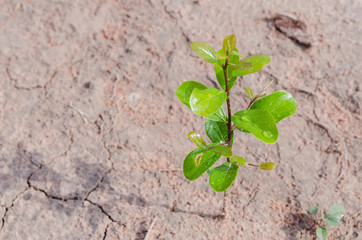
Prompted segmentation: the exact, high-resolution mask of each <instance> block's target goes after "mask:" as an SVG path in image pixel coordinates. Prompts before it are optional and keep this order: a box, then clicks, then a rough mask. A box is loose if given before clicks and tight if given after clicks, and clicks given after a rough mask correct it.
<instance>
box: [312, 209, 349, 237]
mask: <svg viewBox="0 0 362 240" xmlns="http://www.w3.org/2000/svg"><path fill="white" fill-rule="evenodd" d="M309 213H310V214H312V215H313V216H317V214H318V207H316V206H310V207H309ZM343 215H344V208H343V206H342V205H339V204H333V205H332V206H330V207H329V209H328V213H326V214H324V216H323V217H322V218H320V219H316V222H317V228H316V235H317V238H318V239H319V240H327V237H328V228H331V227H334V226H338V225H339V220H341V219H342V217H343Z"/></svg>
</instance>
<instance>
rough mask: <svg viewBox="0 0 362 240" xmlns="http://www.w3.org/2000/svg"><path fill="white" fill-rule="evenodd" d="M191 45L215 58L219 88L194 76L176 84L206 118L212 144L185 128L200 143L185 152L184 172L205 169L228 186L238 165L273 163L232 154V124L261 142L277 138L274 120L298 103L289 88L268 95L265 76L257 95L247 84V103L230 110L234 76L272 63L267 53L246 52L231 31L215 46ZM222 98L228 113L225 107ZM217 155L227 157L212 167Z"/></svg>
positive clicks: (214, 181) (214, 182)
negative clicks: (264, 82)
mask: <svg viewBox="0 0 362 240" xmlns="http://www.w3.org/2000/svg"><path fill="white" fill-rule="evenodd" d="M191 48H192V49H193V50H194V51H195V52H196V54H197V55H198V56H199V57H200V58H201V59H203V60H205V61H206V62H209V63H212V64H214V70H215V75H216V79H217V81H218V83H219V85H220V89H217V88H208V87H206V86H205V85H203V84H202V83H199V82H196V81H186V82H184V83H182V84H181V85H180V86H179V87H178V88H177V90H176V96H177V97H178V98H179V99H180V101H181V102H182V103H183V104H185V105H186V106H187V107H188V108H190V109H191V110H192V111H193V112H194V113H195V114H197V115H199V116H202V117H205V118H206V121H205V132H206V135H207V136H208V138H209V139H210V141H211V144H207V143H206V141H205V140H204V139H203V138H202V136H201V135H200V134H198V133H196V132H190V133H189V135H188V137H189V138H190V139H191V140H192V141H193V142H194V143H195V144H196V145H197V146H198V148H197V149H195V150H193V151H191V152H190V153H189V154H188V155H187V156H186V158H185V160H184V164H183V172H184V175H185V177H186V178H187V179H189V180H191V181H193V180H196V179H197V178H199V177H200V176H201V175H203V174H204V173H205V172H207V173H208V175H209V182H210V185H211V187H212V188H213V189H214V190H215V191H217V192H222V191H225V190H226V189H228V188H229V187H230V186H231V184H232V183H233V181H234V180H235V178H236V176H237V173H238V170H239V167H243V166H254V167H258V168H260V169H262V170H272V169H274V168H275V165H274V163H272V162H266V163H262V164H250V163H247V162H246V160H245V159H244V158H243V157H241V156H236V155H234V153H233V150H232V145H233V139H234V130H235V129H237V130H239V131H242V132H244V133H251V134H252V135H253V136H254V137H256V138H258V139H260V140H261V141H263V142H265V143H271V144H272V143H275V142H276V141H277V139H278V136H279V132H278V128H277V123H278V122H279V121H281V120H282V119H284V118H286V117H289V116H291V115H293V114H294V113H295V111H296V108H297V103H296V101H295V99H294V98H293V97H292V95H291V94H289V93H288V92H286V91H283V90H281V91H276V92H273V93H271V94H270V95H267V96H266V93H265V92H266V90H267V88H268V87H269V86H270V84H271V82H269V83H268V84H266V85H265V86H264V88H262V90H261V91H260V93H259V94H256V95H255V94H254V93H253V90H252V89H251V88H249V87H244V90H245V92H246V94H247V95H248V97H249V98H250V103H249V105H248V106H247V107H246V109H240V110H239V111H238V112H236V113H235V114H233V115H232V114H231V110H230V98H229V96H230V90H231V89H232V88H233V86H234V85H235V82H236V81H237V79H238V77H241V76H245V75H247V74H251V73H255V72H258V71H260V70H262V69H263V68H264V66H265V65H267V64H269V63H270V58H269V57H268V56H265V55H253V56H250V57H247V58H244V57H243V56H242V55H241V54H240V53H239V50H238V49H237V48H236V37H235V35H233V34H232V35H228V36H226V37H225V38H224V40H223V47H222V48H221V49H220V50H219V51H217V52H216V51H215V50H214V49H213V48H212V47H211V46H210V45H209V44H208V43H206V42H202V41H196V42H193V43H191ZM225 102H226V103H227V109H228V112H227V113H228V115H227V116H226V114H225V112H224V109H223V105H225ZM229 138H230V139H229ZM221 156H223V157H226V158H227V162H224V163H223V164H221V165H219V166H217V167H213V166H214V164H215V163H216V162H217V161H218V160H219V159H220V158H221Z"/></svg>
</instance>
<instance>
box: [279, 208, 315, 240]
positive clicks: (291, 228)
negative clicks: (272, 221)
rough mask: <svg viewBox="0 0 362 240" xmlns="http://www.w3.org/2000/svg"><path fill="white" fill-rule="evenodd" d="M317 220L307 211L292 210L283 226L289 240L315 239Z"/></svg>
mask: <svg viewBox="0 0 362 240" xmlns="http://www.w3.org/2000/svg"><path fill="white" fill-rule="evenodd" d="M316 224H317V222H316V220H315V219H314V218H313V216H311V215H309V214H305V213H299V212H297V213H292V212H290V213H289V214H288V216H287V217H286V220H285V226H284V227H283V228H282V229H283V231H284V232H285V233H286V235H287V236H288V239H289V240H300V239H315V229H316Z"/></svg>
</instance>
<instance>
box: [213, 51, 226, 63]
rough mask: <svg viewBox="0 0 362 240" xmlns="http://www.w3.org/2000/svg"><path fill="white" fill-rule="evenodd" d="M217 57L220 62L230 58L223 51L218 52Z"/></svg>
mask: <svg viewBox="0 0 362 240" xmlns="http://www.w3.org/2000/svg"><path fill="white" fill-rule="evenodd" d="M216 57H217V59H218V60H224V61H225V59H227V58H228V56H227V55H226V53H225V52H224V51H223V49H221V50H220V51H218V52H217V53H216Z"/></svg>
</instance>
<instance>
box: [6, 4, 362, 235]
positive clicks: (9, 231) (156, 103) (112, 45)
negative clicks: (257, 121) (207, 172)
mask: <svg viewBox="0 0 362 240" xmlns="http://www.w3.org/2000/svg"><path fill="white" fill-rule="evenodd" d="M361 12H362V2H361V1H353V0H350V1H347V0H346V1H337V0H333V1H332V0H322V1H321V0H309V1H298V2H296V1H285V0H278V1H268V0H255V1H206V0H199V1H179V0H177V1H176V0H175V1H171V0H164V1H157V0H148V1H143V0H132V1H131V0H129V1H121V0H119V1H117V0H103V1H80V0H76V1H30V0H29V1H13V0H3V1H1V4H0V105H1V108H0V118H1V120H0V129H1V130H0V179H1V181H0V215H1V218H2V221H1V222H0V239H4V240H5V239H6V240H7V239H11V240H12V239H21V240H24V239H67V240H68V239H107V240H110V239H144V238H145V237H146V236H147V239H148V240H149V239H247V240H248V239H251V240H252V239H257V240H259V239H261V240H264V239H276V240H279V239H287V240H298V239H313V238H314V237H313V234H312V233H311V231H309V229H310V228H311V227H312V226H311V225H312V224H313V221H312V220H311V219H308V217H307V215H306V212H307V208H308V206H309V205H312V204H313V205H318V206H320V207H321V208H322V209H326V208H328V207H329V206H330V205H331V204H333V203H340V204H343V205H344V207H345V209H346V215H345V217H344V218H343V221H342V224H341V225H340V226H339V227H336V228H334V229H333V230H332V232H331V237H330V239H347V240H350V239H361V236H362V233H361V231H360V230H361V227H362V216H361V184H360V180H361V174H360V171H361V163H360V162H361V158H360V154H361V146H362V138H361V134H362V130H361V129H362V128H361V122H362V121H361V120H362V119H361V104H362V103H361V100H362V92H361V81H362V80H361V76H362V57H361V56H362V54H361V53H362V45H361V44H362V27H361V22H362V15H361ZM278 13H288V14H292V15H294V16H295V17H296V18H297V19H298V20H300V21H302V22H303V23H304V24H305V26H306V27H307V28H306V31H308V34H309V37H310V36H311V37H313V39H314V41H315V42H314V43H313V44H312V47H310V48H306V46H303V45H300V43H298V41H297V40H296V39H293V37H290V36H295V35H297V37H298V36H299V35H300V34H302V35H303V33H301V32H300V31H299V30H298V31H299V32H297V33H296V34H294V35H293V32H292V33H291V34H292V35H290V36H289V37H288V36H287V35H286V34H283V33H282V32H280V31H278V30H276V28H275V26H274V24H273V20H272V18H273V16H275V14H278ZM304 30H305V29H304ZM286 31H289V30H288V29H286ZM230 33H235V35H236V36H237V38H238V43H237V46H238V48H239V50H240V51H241V52H242V53H243V54H244V55H245V56H248V55H251V54H266V55H269V56H271V58H272V62H271V64H270V65H268V66H267V67H266V68H265V69H264V70H263V71H261V72H259V73H256V74H253V75H249V76H246V77H244V78H243V79H239V80H238V82H237V84H236V87H234V89H233V90H234V92H233V95H232V98H231V100H232V102H233V104H232V111H233V112H236V111H237V110H239V109H241V107H245V105H246V104H247V102H246V101H245V100H240V96H241V94H242V92H241V90H242V87H244V86H247V87H251V88H253V89H255V90H258V89H260V87H261V86H262V85H264V84H265V83H266V82H267V81H269V80H270V79H274V80H275V83H274V84H273V85H272V87H271V90H279V89H286V90H287V91H289V92H291V93H292V94H293V95H294V96H295V98H296V99H297V101H298V103H299V106H298V111H297V113H296V114H295V115H294V116H293V117H291V118H289V119H287V120H284V121H282V122H281V123H280V124H279V129H280V136H279V141H278V143H277V144H274V145H268V144H264V143H262V142H260V141H258V140H256V139H255V138H253V137H252V136H250V135H246V134H240V133H237V134H236V138H235V143H234V152H235V153H237V154H238V155H242V156H244V157H245V158H246V159H247V160H249V161H250V162H256V163H257V162H263V161H266V160H269V161H274V162H276V164H277V168H276V170H274V171H271V172H263V171H258V170H256V169H250V168H249V169H241V170H240V171H239V175H238V177H237V180H236V181H235V183H234V185H233V186H232V188H231V189H229V190H228V194H227V198H225V199H224V195H223V194H222V193H215V192H213V191H212V190H211V188H210V187H209V185H208V179H207V177H206V176H204V177H202V178H200V179H198V180H197V181H195V182H189V181H187V180H186V179H185V177H184V176H183V174H182V172H181V171H180V170H181V168H182V162H183V159H184V157H185V156H186V154H187V153H188V152H189V151H191V150H193V148H194V146H193V144H192V143H191V142H190V141H189V140H187V137H186V136H187V133H188V132H189V131H192V130H194V131H200V132H203V119H202V118H201V117H197V116H195V115H193V114H192V113H191V111H190V110H189V109H187V108H186V107H185V106H183V105H182V103H181V102H180V101H178V99H177V98H176V96H175V94H174V91H175V89H176V88H177V86H178V85H180V84H181V83H182V82H183V81H186V80H197V81H201V82H203V83H204V84H206V85H208V86H209V87H213V86H214V84H215V83H216V80H215V76H214V74H213V66H212V65H210V64H207V63H205V62H202V61H201V60H200V59H199V58H198V57H196V55H195V54H194V53H193V52H192V51H191V49H190V48H189V44H190V42H192V41H196V40H204V41H207V42H209V43H210V44H211V45H212V46H213V47H215V48H216V49H217V48H220V46H221V42H222V39H223V37H224V36H225V35H227V34H230ZM288 34H289V33H288ZM302 37H303V36H302ZM309 37H308V38H307V40H308V41H309V39H310V38H309ZM244 96H245V95H244ZM204 135H205V134H204ZM224 201H226V206H227V207H226V213H227V214H226V217H225V218H222V217H220V215H221V214H222V206H223V202H224Z"/></svg>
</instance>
